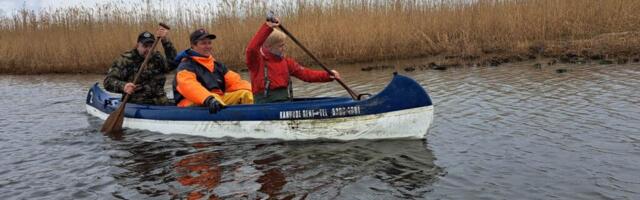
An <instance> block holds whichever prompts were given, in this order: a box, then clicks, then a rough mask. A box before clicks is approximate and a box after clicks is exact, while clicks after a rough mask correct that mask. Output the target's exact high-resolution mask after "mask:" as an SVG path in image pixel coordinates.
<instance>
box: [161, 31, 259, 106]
mask: <svg viewBox="0 0 640 200" xmlns="http://www.w3.org/2000/svg"><path fill="white" fill-rule="evenodd" d="M215 38H216V36H215V35H214V34H209V33H208V32H207V31H206V30H204V29H198V30H196V31H194V32H193V33H191V36H190V41H191V49H188V50H186V51H185V52H182V53H181V56H184V57H183V58H181V59H182V62H181V63H180V65H179V66H178V70H177V73H176V78H175V81H174V84H173V88H174V89H173V94H174V98H175V100H176V102H177V104H178V107H188V106H207V107H209V112H211V113H217V112H218V111H219V110H220V109H222V108H223V107H224V106H227V105H234V104H252V103H253V94H252V93H251V84H249V82H247V81H245V80H242V78H241V77H240V75H239V74H237V73H235V72H233V71H231V70H229V69H227V67H226V66H225V65H224V64H222V63H221V62H218V61H216V59H215V58H213V56H212V55H211V50H212V41H213V39H215ZM181 56H179V57H181Z"/></svg>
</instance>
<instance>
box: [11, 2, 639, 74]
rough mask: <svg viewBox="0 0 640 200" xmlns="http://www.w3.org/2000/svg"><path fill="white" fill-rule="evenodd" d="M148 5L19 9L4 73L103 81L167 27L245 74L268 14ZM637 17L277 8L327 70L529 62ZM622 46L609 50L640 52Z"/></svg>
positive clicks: (381, 6)
mask: <svg viewBox="0 0 640 200" xmlns="http://www.w3.org/2000/svg"><path fill="white" fill-rule="evenodd" d="M146 3H147V6H144V8H143V7H140V8H139V9H135V8H134V9H121V8H119V7H118V6H116V4H115V3H114V4H107V5H101V6H97V7H92V8H88V7H74V8H63V9H57V10H40V11H30V10H24V9H23V10H21V11H19V12H18V13H17V14H14V15H13V16H10V17H2V18H0V55H2V56H1V57H0V73H14V74H34V73H105V72H106V70H107V68H108V67H109V66H110V65H111V63H112V61H113V59H114V58H116V56H118V55H119V54H120V53H122V52H124V51H126V50H129V49H132V48H133V47H134V45H135V39H136V36H137V35H138V34H139V33H140V32H141V31H143V30H154V29H155V27H156V26H157V24H158V22H166V23H168V24H170V25H171V26H172V28H173V29H172V31H171V33H170V34H171V36H170V38H171V39H172V41H173V42H174V44H175V45H176V47H177V48H178V50H183V49H185V48H188V47H189V46H188V35H189V33H190V32H191V31H193V30H194V29H196V28H199V27H204V28H206V29H208V30H209V31H210V32H212V33H215V34H216V35H217V36H218V39H216V40H215V42H214V49H215V50H214V51H215V52H214V53H215V56H216V58H217V59H218V60H221V61H222V62H225V63H227V64H228V65H231V66H233V67H235V68H245V65H244V60H245V57H244V52H245V48H246V45H247V43H248V42H249V40H250V38H251V37H252V36H253V34H254V33H255V31H257V29H258V27H259V26H260V24H261V23H263V22H264V18H265V13H266V11H267V8H266V6H265V5H264V4H263V3H261V2H260V1H255V0H253V1H251V0H247V1H241V0H222V1H219V2H218V3H203V4H202V5H196V6H192V7H188V8H187V7H185V8H177V9H175V8H174V9H171V11H170V10H168V9H167V8H164V7H162V6H153V5H151V4H152V1H146ZM176 10H177V11H176ZM212 10H215V11H216V12H211V11H212ZM637 10H640V1H637V0H479V1H471V2H470V1H454V0H441V1H429V0H422V1H421V0H393V1H389V0H318V1H297V3H296V4H295V5H291V6H284V7H282V6H281V7H279V8H278V12H279V14H280V15H282V16H280V17H281V19H282V21H283V25H285V26H286V27H287V28H288V29H289V30H290V31H291V32H292V33H293V34H295V36H296V37H297V38H298V39H300V40H301V41H302V43H304V44H305V45H306V46H307V48H309V49H310V50H311V51H312V52H314V53H315V54H316V56H318V57H320V58H321V59H323V60H326V61H328V62H330V63H331V62H366V61H375V60H389V59H402V58H412V57H425V56H433V55H442V54H446V55H457V56H462V57H464V56H471V57H473V56H479V55H483V54H490V53H514V54H518V53H522V54H526V53H528V52H529V51H530V49H531V48H532V47H534V46H536V45H539V44H540V43H545V42H548V41H553V42H562V41H575V40H589V39H592V38H594V37H596V36H598V35H601V34H606V33H620V32H637V31H639V30H640V12H637ZM210 12H211V13H212V14H207V13H210ZM623 44H624V43H623ZM628 45H629V46H624V45H623V46H622V47H620V46H619V45H618V46H615V48H629V49H638V48H640V47H637V44H636V43H629V44H628ZM612 48H613V47H612ZM288 49H289V50H288V52H289V55H290V56H292V57H294V58H297V59H300V60H308V59H307V57H306V56H304V54H303V53H302V51H301V50H300V49H299V48H297V47H296V46H294V44H293V43H291V44H289V45H288ZM604 53H606V52H604Z"/></svg>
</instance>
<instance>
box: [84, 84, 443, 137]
mask: <svg viewBox="0 0 640 200" xmlns="http://www.w3.org/2000/svg"><path fill="white" fill-rule="evenodd" d="M120 98H121V97H120V95H118V96H112V95H111V94H109V93H107V92H105V91H104V90H102V89H101V88H100V87H99V86H98V83H96V84H94V85H93V87H91V89H90V90H89V92H88V94H87V99H86V108H87V112H88V113H89V114H90V115H93V116H95V117H98V118H100V119H102V120H105V119H106V118H107V117H108V116H109V113H111V112H113V111H114V110H115V109H117V108H118V103H119V102H120ZM124 115H125V118H124V123H123V127H124V128H129V129H141V130H149V131H154V132H159V133H164V134H187V135H196V136H204V137H213V138H221V137H234V138H276V139H283V140H307V139H318V138H326V139H336V140H354V139H390V138H412V139H423V138H424V137H425V136H426V134H427V131H428V129H429V127H430V126H431V123H432V121H433V104H432V102H431V98H430V97H429V95H428V94H427V92H426V91H425V90H424V88H422V86H420V84H418V83H417V82H416V81H414V80H413V79H411V78H409V77H406V76H403V75H397V74H394V77H393V79H392V80H391V82H390V83H389V84H388V85H387V86H386V88H385V89H383V90H382V91H381V92H380V93H378V94H375V95H373V96H371V97H369V98H367V99H363V100H353V99H351V98H346V97H325V98H304V99H295V100H294V101H291V102H283V103H267V104H255V105H234V106H228V107H226V108H225V109H223V110H221V111H220V112H218V113H217V114H209V112H208V109H207V108H205V107H188V108H180V107H176V106H154V105H141V104H133V103H127V105H126V109H125V113H124Z"/></svg>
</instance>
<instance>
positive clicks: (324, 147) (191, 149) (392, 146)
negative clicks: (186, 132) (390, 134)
mask: <svg viewBox="0 0 640 200" xmlns="http://www.w3.org/2000/svg"><path fill="white" fill-rule="evenodd" d="M138 133H140V134H143V135H144V134H149V133H142V132H140V131H132V132H126V134H127V135H128V136H127V137H125V138H124V139H123V140H122V141H118V142H116V143H113V144H112V145H114V146H113V147H114V148H116V149H117V151H116V152H114V155H112V156H111V158H112V161H113V162H114V164H115V165H116V166H118V167H120V168H121V170H119V171H118V172H117V173H114V174H112V176H114V177H115V179H116V181H117V182H118V184H120V185H122V186H124V187H127V188H128V190H130V191H136V192H135V193H131V192H127V193H124V192H117V193H115V194H114V196H116V197H122V198H127V199H136V198H142V197H162V196H170V197H172V198H177V199H227V198H242V199H244V198H249V199H265V198H267V199H306V198H308V199H335V198H348V197H351V196H354V195H357V196H361V197H367V196H368V197H371V198H381V197H384V199H406V198H416V197H421V196H423V195H424V193H425V192H428V191H429V185H430V184H431V183H432V182H434V181H435V180H437V177H438V176H441V175H442V174H443V172H442V169H441V168H439V167H437V166H435V164H434V158H433V154H432V153H431V151H430V150H428V148H426V147H425V141H421V140H413V141H411V140H404V141H403V140H400V141H353V142H335V141H325V142H322V141H308V142H283V141H264V140H242V141H237V140H215V139H207V138H188V139H187V140H193V141H185V140H184V138H171V139H167V138H163V139H159V141H153V142H141V141H139V140H138V139H139V138H138V137H146V136H142V135H137V134H138ZM169 137H171V136H169ZM185 137H187V136H185ZM123 155H124V156H123Z"/></svg>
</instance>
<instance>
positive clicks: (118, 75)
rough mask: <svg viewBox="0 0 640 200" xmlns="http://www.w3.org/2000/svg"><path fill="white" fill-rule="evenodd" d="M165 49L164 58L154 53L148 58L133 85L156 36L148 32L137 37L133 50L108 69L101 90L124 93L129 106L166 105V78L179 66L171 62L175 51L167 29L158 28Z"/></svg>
mask: <svg viewBox="0 0 640 200" xmlns="http://www.w3.org/2000/svg"><path fill="white" fill-rule="evenodd" d="M156 34H157V35H158V37H159V38H160V39H161V41H162V47H164V54H165V55H166V58H165V57H163V56H162V55H161V54H160V52H158V51H155V52H153V55H152V56H151V58H150V59H149V63H148V64H147V67H146V68H145V69H144V71H143V72H142V73H141V74H140V77H139V78H138V82H137V84H136V85H134V84H133V79H134V77H135V75H136V73H137V72H138V69H140V67H141V65H142V62H143V61H144V58H145V56H146V54H147V53H149V52H150V50H151V46H152V45H153V43H154V42H155V37H154V35H153V34H151V33H149V32H146V31H145V32H142V33H140V35H139V36H138V42H137V44H136V48H135V49H133V50H130V51H127V52H124V53H123V54H122V55H120V56H119V57H118V58H117V59H116V60H115V61H114V62H113V65H111V68H109V72H108V73H107V77H106V78H105V79H104V83H103V84H104V88H105V89H106V90H107V91H109V92H114V93H122V94H124V93H127V94H129V95H131V97H129V102H130V103H136V104H152V105H166V104H169V100H168V99H167V95H166V93H165V91H164V83H165V79H166V78H165V75H166V74H167V73H169V72H171V71H172V70H174V69H176V67H177V66H178V63H176V62H175V61H174V58H175V57H176V49H175V47H173V44H172V43H171V42H170V41H169V39H168V38H167V37H166V36H167V34H168V30H167V29H164V28H159V29H158V31H157V32H156Z"/></svg>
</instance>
